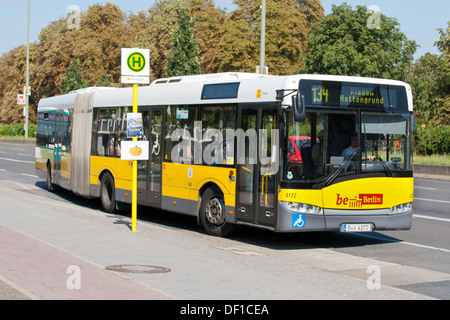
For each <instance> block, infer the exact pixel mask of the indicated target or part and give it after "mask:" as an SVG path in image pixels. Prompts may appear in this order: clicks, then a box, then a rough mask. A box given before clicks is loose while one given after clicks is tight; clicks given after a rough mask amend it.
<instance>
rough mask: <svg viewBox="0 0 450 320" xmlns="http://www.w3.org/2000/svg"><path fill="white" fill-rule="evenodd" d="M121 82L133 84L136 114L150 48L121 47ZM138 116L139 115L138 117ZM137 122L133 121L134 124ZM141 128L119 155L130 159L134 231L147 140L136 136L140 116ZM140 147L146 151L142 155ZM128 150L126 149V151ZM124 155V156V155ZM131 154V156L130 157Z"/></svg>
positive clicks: (146, 77) (147, 80)
mask: <svg viewBox="0 0 450 320" xmlns="http://www.w3.org/2000/svg"><path fill="white" fill-rule="evenodd" d="M122 83H129V84H133V115H134V116H136V115H137V114H138V84H149V83H150V50H149V49H138V48H122ZM138 118H139V117H138ZM127 122H128V126H130V123H131V121H130V119H127ZM136 123H137V122H136V121H135V124H136ZM138 123H139V125H138V127H140V128H141V129H140V130H138V131H140V133H139V134H138V135H137V136H136V135H134V133H133V135H132V137H131V138H132V139H133V142H132V144H131V145H130V144H129V143H128V141H127V142H122V146H123V147H121V150H122V152H121V155H122V160H131V161H132V184H133V186H132V201H131V220H132V222H131V231H132V232H136V229H137V227H136V225H137V194H138V188H137V175H138V160H148V141H140V142H139V141H138V137H140V135H141V134H142V132H143V128H142V118H141V121H138ZM130 129H132V128H127V131H128V138H130V131H132V130H130ZM132 149H134V150H140V151H139V152H138V153H136V152H130V151H131V150H132ZM142 149H145V150H146V152H145V153H144V155H142ZM127 150H128V151H127ZM124 155H125V156H124ZM130 156H131V158H130Z"/></svg>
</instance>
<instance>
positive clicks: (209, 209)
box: [206, 199, 223, 224]
mask: <svg viewBox="0 0 450 320" xmlns="http://www.w3.org/2000/svg"><path fill="white" fill-rule="evenodd" d="M206 217H207V218H208V221H209V222H211V223H214V224H219V223H221V222H222V217H223V211H222V206H221V204H220V202H219V200H217V199H211V200H209V202H208V205H207V206H206Z"/></svg>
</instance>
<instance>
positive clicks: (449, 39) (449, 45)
mask: <svg viewBox="0 0 450 320" xmlns="http://www.w3.org/2000/svg"><path fill="white" fill-rule="evenodd" d="M437 31H438V32H439V33H440V34H441V37H440V38H439V40H438V41H436V42H435V43H434V45H435V46H437V47H438V49H439V50H440V51H441V52H442V54H443V55H444V57H445V58H446V59H447V65H449V64H450V21H448V22H447V30H446V31H444V30H443V29H442V28H439V29H437Z"/></svg>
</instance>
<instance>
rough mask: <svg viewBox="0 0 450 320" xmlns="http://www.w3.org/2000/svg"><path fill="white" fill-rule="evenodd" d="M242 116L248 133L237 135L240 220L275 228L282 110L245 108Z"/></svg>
mask: <svg viewBox="0 0 450 320" xmlns="http://www.w3.org/2000/svg"><path fill="white" fill-rule="evenodd" d="M239 119H240V121H238V122H239V123H238V127H239V128H241V129H242V132H243V133H244V135H243V137H239V135H236V138H237V141H236V149H237V159H236V160H237V219H238V222H241V223H247V224H252V225H259V226H262V227H267V228H270V229H272V228H275V223H276V200H277V187H276V186H277V177H278V168H279V161H278V153H279V151H278V149H279V148H277V146H278V141H279V135H278V131H277V123H278V111H277V109H268V108H257V107H248V108H245V107H242V108H241V109H240V111H239ZM239 140H242V141H239ZM244 141H245V143H244Z"/></svg>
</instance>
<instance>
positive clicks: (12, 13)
mask: <svg viewBox="0 0 450 320" xmlns="http://www.w3.org/2000/svg"><path fill="white" fill-rule="evenodd" d="M214 1H215V3H216V6H218V7H220V8H226V9H228V10H229V11H231V10H233V9H234V8H236V6H235V5H234V4H233V0H214ZM106 2H111V3H114V4H117V5H118V6H119V7H120V8H121V9H122V11H125V12H132V13H137V12H140V11H146V10H148V9H149V8H150V7H151V6H152V5H153V4H154V2H155V0H109V1H103V0H94V1H92V0H91V1H90V0H30V11H31V20H30V21H31V22H30V25H31V27H30V41H31V42H35V41H37V39H38V35H39V33H40V32H41V30H42V28H44V27H46V26H47V25H48V24H49V22H51V21H54V20H58V19H60V18H65V17H66V15H67V8H68V7H69V6H71V5H76V6H78V7H80V8H81V10H82V11H86V10H87V9H88V7H89V6H91V5H93V4H96V3H106ZM321 2H322V5H323V7H324V9H325V14H329V13H331V8H332V5H333V4H336V5H340V4H342V3H343V2H347V3H348V4H349V5H351V6H352V7H353V8H355V7H356V5H365V6H371V5H376V6H378V7H379V8H380V11H381V13H383V14H384V15H386V16H388V17H391V18H396V19H397V20H398V22H399V23H400V29H401V31H402V32H403V33H404V34H405V35H406V36H407V38H408V39H410V40H415V41H416V42H417V44H419V45H420V48H418V49H417V52H416V54H415V58H416V59H418V58H420V57H421V56H422V55H424V54H425V53H427V52H431V53H435V54H439V51H438V50H437V48H436V46H434V42H435V41H437V40H438V39H439V33H438V32H437V31H436V29H437V28H443V29H446V28H447V21H449V20H450V1H449V0H429V1H423V0H345V1H341V0H322V1H321ZM26 36H27V0H0V56H1V55H2V54H3V53H5V52H8V51H9V50H11V49H13V48H15V47H18V46H20V45H24V44H26Z"/></svg>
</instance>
